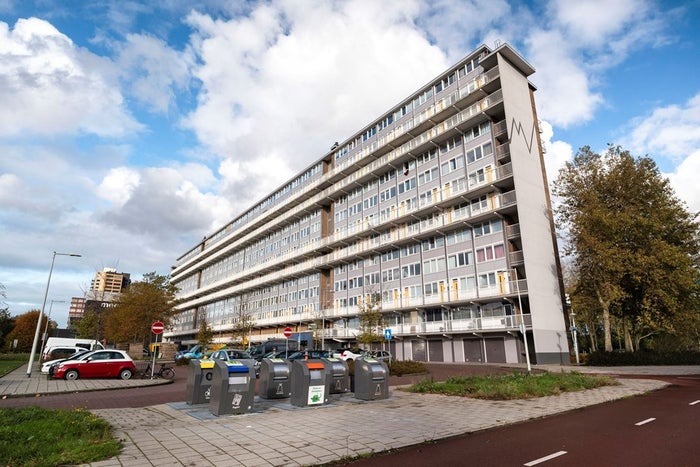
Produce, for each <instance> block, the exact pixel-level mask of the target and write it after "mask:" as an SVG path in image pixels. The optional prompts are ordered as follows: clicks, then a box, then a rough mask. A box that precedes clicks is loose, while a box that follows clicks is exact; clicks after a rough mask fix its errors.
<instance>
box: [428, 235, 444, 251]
mask: <svg viewBox="0 0 700 467" xmlns="http://www.w3.org/2000/svg"><path fill="white" fill-rule="evenodd" d="M444 244H445V238H444V237H442V236H439V237H432V238H428V239H426V240H423V251H430V250H434V249H436V248H441V247H442V246H443V245H444Z"/></svg>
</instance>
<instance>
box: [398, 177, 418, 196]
mask: <svg viewBox="0 0 700 467" xmlns="http://www.w3.org/2000/svg"><path fill="white" fill-rule="evenodd" d="M415 187H416V177H413V178H409V179H408V180H405V181H403V182H401V183H399V193H405V192H407V191H410V190H412V189H414V188H415Z"/></svg>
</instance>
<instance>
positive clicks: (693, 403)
mask: <svg viewBox="0 0 700 467" xmlns="http://www.w3.org/2000/svg"><path fill="white" fill-rule="evenodd" d="M695 404H700V401H693V402H691V403H690V404H688V405H695Z"/></svg>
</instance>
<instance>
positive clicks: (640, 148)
mask: <svg viewBox="0 0 700 467" xmlns="http://www.w3.org/2000/svg"><path fill="white" fill-rule="evenodd" d="M630 126H631V127H632V128H631V131H630V132H629V136H628V137H626V138H624V139H623V145H624V146H625V147H626V148H627V149H629V150H630V151H632V152H633V153H639V154H650V155H654V156H660V157H665V158H669V159H671V160H675V161H680V160H683V159H684V158H685V157H687V156H688V155H689V154H690V153H691V152H693V151H695V150H697V148H698V147H700V93H698V94H696V95H695V96H693V97H691V98H690V99H689V100H688V101H687V102H686V103H684V104H683V105H669V106H665V107H660V108H657V109H655V110H654V111H652V112H651V114H650V115H648V116H647V117H644V118H641V119H637V120H634V121H632V122H631V123H630Z"/></svg>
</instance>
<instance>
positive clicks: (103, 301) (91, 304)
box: [68, 268, 131, 328]
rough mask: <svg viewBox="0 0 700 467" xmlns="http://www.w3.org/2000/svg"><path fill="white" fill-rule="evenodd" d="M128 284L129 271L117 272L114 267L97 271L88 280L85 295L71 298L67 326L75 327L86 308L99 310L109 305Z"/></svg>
mask: <svg viewBox="0 0 700 467" xmlns="http://www.w3.org/2000/svg"><path fill="white" fill-rule="evenodd" d="M129 284H131V274H130V273H126V272H117V270H116V269H114V268H104V269H102V271H97V272H96V273H95V277H94V279H92V280H91V281H90V290H88V291H87V293H86V294H85V297H73V298H71V305H70V310H69V311H68V327H69V328H75V326H76V324H77V323H78V321H80V320H81V319H82V318H83V315H84V314H85V311H86V310H88V309H90V310H100V309H103V308H105V307H107V306H110V305H111V304H112V303H113V302H114V301H116V300H117V298H118V297H119V294H120V293H122V292H123V291H124V289H126V288H127V287H128V286H129Z"/></svg>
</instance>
